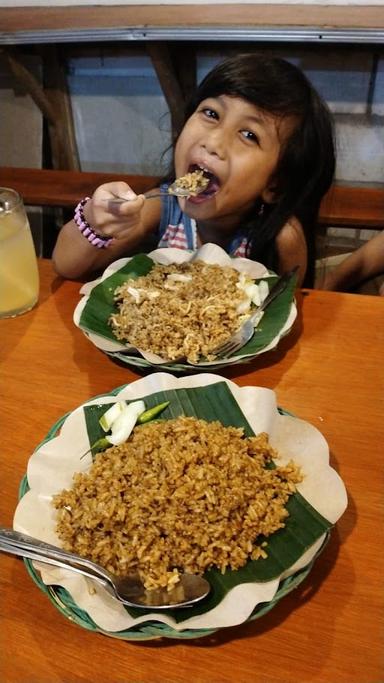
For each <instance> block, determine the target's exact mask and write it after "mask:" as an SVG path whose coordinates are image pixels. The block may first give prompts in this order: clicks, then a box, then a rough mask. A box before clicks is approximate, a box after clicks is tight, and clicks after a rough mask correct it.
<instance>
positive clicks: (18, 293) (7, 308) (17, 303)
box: [0, 187, 39, 318]
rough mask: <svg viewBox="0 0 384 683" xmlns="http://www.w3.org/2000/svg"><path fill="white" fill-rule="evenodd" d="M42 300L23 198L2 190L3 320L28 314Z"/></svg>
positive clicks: (0, 315)
mask: <svg viewBox="0 0 384 683" xmlns="http://www.w3.org/2000/svg"><path fill="white" fill-rule="evenodd" d="M38 297H39V271H38V268H37V259H36V252H35V247H34V244H33V239H32V234H31V229H30V226H29V222H28V217H27V214H26V211H25V207H24V203H23V200H22V198H21V197H20V195H19V194H18V193H17V192H16V191H15V190H12V189H10V188H8V187H0V318H11V317H14V316H16V315H19V314H21V313H25V312H26V311H29V310H30V309H31V308H33V306H34V305H35V304H36V302H37V300H38Z"/></svg>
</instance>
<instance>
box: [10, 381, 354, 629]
mask: <svg viewBox="0 0 384 683" xmlns="http://www.w3.org/2000/svg"><path fill="white" fill-rule="evenodd" d="M137 400H142V401H143V402H144V404H145V406H146V408H147V409H151V408H153V407H155V406H157V405H159V404H161V405H166V408H165V409H164V410H163V411H162V413H161V415H160V416H159V417H158V418H157V419H156V420H153V421H148V422H147V423H145V424H139V423H137V425H136V426H135V427H134V429H133V431H132V432H131V434H130V435H129V437H128V438H127V439H126V441H124V442H122V443H119V444H118V445H116V444H115V445H111V446H110V447H108V448H107V449H106V450H104V451H102V452H96V451H97V449H93V450H92V449H91V446H92V444H95V443H96V442H97V440H98V439H99V438H100V435H101V434H103V432H102V430H101V427H100V417H101V416H102V415H103V414H104V413H105V411H106V410H107V409H108V408H110V407H111V404H114V403H116V402H125V403H128V404H129V403H131V402H133V401H137ZM346 505H347V495H346V490H345V487H344V484H343V482H342V480H341V478H340V477H339V475H338V474H337V473H336V471H335V470H334V469H333V468H332V467H331V466H330V464H329V450H328V446H327V443H326V441H325V439H324V437H323V436H322V435H321V433H320V432H319V431H318V430H317V429H316V428H315V427H313V426H312V425H310V424H309V423H307V422H305V421H303V420H300V419H298V418H296V417H293V416H292V415H289V414H287V413H286V412H284V411H282V410H281V409H279V408H278V407H277V405H276V397H275V394H274V392H273V391H272V390H269V389H265V388H261V387H238V386H237V385H236V384H235V383H233V382H231V381H229V380H226V379H223V378H222V377H220V376H218V375H214V374H211V373H203V374H197V375H194V376H190V377H188V376H187V377H183V378H177V377H175V376H174V375H172V374H169V373H164V372H159V373H154V374H152V375H148V376H146V377H144V378H142V379H139V380H137V381H135V382H132V383H131V384H129V385H125V386H123V387H119V388H117V389H115V390H113V391H111V392H110V393H108V394H105V395H102V396H97V397H94V398H92V399H90V400H89V401H87V402H86V403H85V404H82V405H81V406H79V407H78V408H76V409H75V410H74V411H73V412H71V413H69V414H67V415H65V416H64V417H62V418H60V419H59V420H58V422H57V423H56V424H55V425H53V427H52V429H51V430H50V432H49V434H48V435H47V436H46V438H45V439H44V441H43V442H42V443H41V444H40V445H39V446H38V447H37V449H36V450H35V451H34V453H33V454H32V455H31V457H30V459H29V462H28V468H27V473H26V476H25V477H24V479H23V481H22V483H21V487H20V500H19V503H18V505H17V508H16V511H15V515H14V528H15V529H16V530H17V531H20V532H23V533H26V534H29V535H31V536H34V537H35V538H38V539H41V540H42V541H46V542H48V543H52V544H54V545H58V546H61V547H64V548H66V549H68V550H71V551H73V552H76V553H78V554H80V555H82V556H84V557H88V558H89V559H92V560H94V561H96V562H98V563H99V564H101V565H103V566H105V567H106V568H108V569H109V570H110V571H113V572H115V573H122V574H124V573H129V572H130V571H135V572H138V573H139V574H140V576H141V578H142V580H143V582H144V583H145V586H146V588H147V590H148V591H149V592H150V591H151V590H153V589H156V588H157V587H159V586H167V585H168V582H169V581H170V577H172V581H173V582H174V580H175V576H176V580H177V576H178V575H179V574H180V573H182V572H184V571H186V572H192V573H196V574H202V575H204V576H205V578H207V579H208V581H209V583H210V586H211V591H210V593H209V595H208V596H207V597H206V598H204V599H203V600H202V602H200V603H197V604H195V605H191V606H189V607H183V608H178V609H171V610H167V611H161V610H156V611H153V610H152V612H151V609H150V607H146V608H144V609H141V608H140V609H138V608H135V609H133V608H128V607H126V606H125V605H123V604H122V603H120V602H119V601H118V600H117V599H116V598H114V597H112V596H111V595H110V593H109V592H107V591H106V590H105V589H104V588H103V587H102V585H101V584H98V582H97V581H94V580H92V579H88V578H86V577H84V576H82V575H79V574H76V573H75V572H72V571H70V570H68V569H61V568H57V567H52V566H49V565H46V564H44V563H42V562H36V561H33V562H31V561H29V560H25V562H26V565H27V568H28V571H29V573H30V575H31V577H32V579H33V580H34V582H35V583H36V584H37V585H38V586H39V588H40V589H41V590H42V591H44V592H45V593H46V594H47V595H48V597H49V598H50V600H51V601H52V602H53V604H54V605H55V607H56V608H57V609H58V610H59V611H60V612H61V613H62V614H64V615H65V616H66V617H68V618H69V619H71V620H72V621H75V622H76V623H77V624H78V625H79V626H81V627H83V628H86V629H89V630H92V631H95V632H99V633H104V634H106V635H110V636H113V637H117V638H122V639H125V640H145V639H151V638H159V637H169V638H180V639H182V638H196V637H201V636H205V635H208V634H210V633H212V632H214V631H216V630H217V629H221V628H226V627H229V626H235V625H239V624H242V623H244V622H246V621H250V620H253V619H256V618H259V617H262V616H263V614H265V613H266V612H268V611H269V610H270V609H272V608H273V607H275V605H277V603H278V602H279V600H280V599H281V598H282V597H283V596H284V595H286V594H287V593H289V592H290V591H292V590H293V589H294V588H295V587H296V586H298V585H299V584H300V583H301V582H302V581H303V580H304V579H305V577H306V576H307V575H308V573H309V572H310V570H311V568H312V566H313V564H314V562H315V561H316V559H317V557H318V556H319V554H320V553H321V552H322V551H323V550H324V548H325V546H326V543H327V540H328V538H329V536H330V534H331V531H332V527H333V526H334V525H335V524H336V522H337V520H338V519H339V518H340V516H341V515H342V514H343V512H344V510H345V508H346Z"/></svg>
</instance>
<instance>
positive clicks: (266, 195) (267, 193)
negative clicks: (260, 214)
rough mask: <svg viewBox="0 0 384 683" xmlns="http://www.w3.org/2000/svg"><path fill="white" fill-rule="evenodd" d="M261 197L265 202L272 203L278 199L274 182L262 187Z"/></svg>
mask: <svg viewBox="0 0 384 683" xmlns="http://www.w3.org/2000/svg"><path fill="white" fill-rule="evenodd" d="M261 198H262V200H263V202H265V203H266V204H274V203H275V202H276V201H277V200H278V192H277V187H276V185H275V183H271V184H270V185H267V187H265V188H264V190H263V191H262V193H261Z"/></svg>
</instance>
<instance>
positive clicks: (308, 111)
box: [186, 53, 335, 286]
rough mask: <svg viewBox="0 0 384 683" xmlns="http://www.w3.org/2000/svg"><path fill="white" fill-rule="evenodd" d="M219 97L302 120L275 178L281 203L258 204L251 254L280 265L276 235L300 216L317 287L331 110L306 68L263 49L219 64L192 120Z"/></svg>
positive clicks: (330, 168)
mask: <svg viewBox="0 0 384 683" xmlns="http://www.w3.org/2000/svg"><path fill="white" fill-rule="evenodd" d="M219 95H229V96H232V97H240V98H242V99H244V100H247V101H248V102H250V103H252V104H254V105H255V106H257V107H258V108H259V109H261V110H263V111H265V112H267V113H269V114H273V115H274V116H277V117H281V118H284V117H287V116H289V117H293V119H294V120H296V125H295V126H294V128H293V131H292V133H291V135H290V136H289V138H288V139H287V141H286V142H285V144H284V146H283V147H282V150H281V155H280V159H279V162H278V165H277V168H276V170H275V173H274V177H273V179H272V180H273V187H274V191H275V197H276V201H275V202H274V203H273V204H269V205H266V206H264V209H263V211H260V200H258V201H257V202H255V208H254V210H253V211H252V215H250V216H249V218H248V220H247V227H248V230H249V232H248V234H249V241H250V246H251V253H250V256H251V258H253V259H255V260H258V261H261V262H262V263H264V264H265V265H266V266H267V267H270V268H273V269H276V267H277V263H276V249H275V238H276V235H277V234H278V233H279V231H280V230H281V229H282V227H283V226H284V225H285V223H286V222H287V221H288V220H289V219H290V218H291V217H292V216H295V217H296V218H298V220H299V221H300V223H301V225H302V227H303V230H304V233H305V238H306V241H307V248H308V268H307V273H306V277H305V281H304V284H305V285H306V286H312V285H313V277H314V262H315V228H316V223H317V216H318V211H319V205H320V201H321V199H322V197H323V195H324V194H325V193H326V191H327V190H328V188H329V186H330V184H331V182H332V178H333V174H334V170H335V152H334V139H333V122H332V117H331V114H330V112H329V109H328V107H327V105H326V104H325V102H323V100H322V99H321V98H320V96H319V95H318V93H317V92H316V91H315V89H314V88H313V86H312V85H311V84H310V82H309V81H308V79H307V78H306V76H305V75H304V74H303V72H302V71H301V70H300V69H298V68H297V67H296V66H294V65H293V64H291V63H290V62H287V61H286V60H284V59H280V58H276V57H269V56H267V55H264V54H258V53H251V54H240V55H237V56H235V57H230V58H228V59H225V60H224V61H223V62H221V63H220V64H218V65H217V66H215V67H214V68H213V69H212V70H211V71H210V72H209V73H208V75H207V76H206V77H205V78H204V79H203V80H202V82H201V83H200V85H199V86H198V88H197V91H196V93H195V95H194V97H193V98H192V100H191V101H190V103H189V105H188V107H187V111H186V118H189V117H190V116H191V114H192V113H193V112H194V111H195V110H196V108H197V107H198V105H199V103H200V102H201V101H202V100H205V99H206V98H208V97H218V96H219Z"/></svg>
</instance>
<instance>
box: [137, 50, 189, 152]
mask: <svg viewBox="0 0 384 683" xmlns="http://www.w3.org/2000/svg"><path fill="white" fill-rule="evenodd" d="M146 49H147V52H148V54H149V56H150V58H151V61H152V65H153V68H154V70H155V72H156V75H157V78H158V81H159V83H160V86H161V89H162V91H163V95H164V97H165V100H166V102H167V105H168V108H169V111H170V115H171V123H172V137H173V139H175V137H177V135H178V133H179V132H180V131H181V128H182V126H183V123H184V114H185V100H184V97H183V92H182V89H181V86H180V83H179V80H178V78H177V75H176V71H175V68H174V66H173V63H172V58H171V55H170V52H169V49H168V46H167V44H166V43H158V42H149V43H146Z"/></svg>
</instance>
